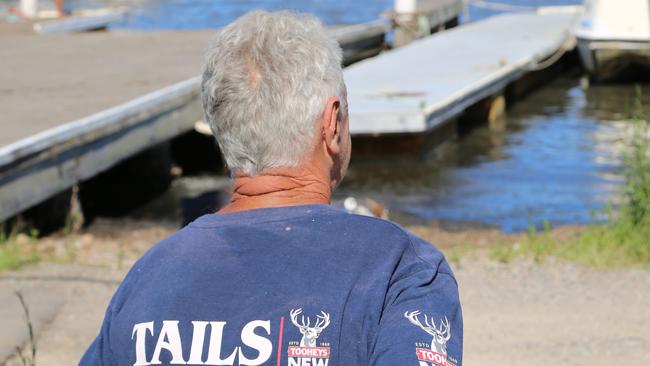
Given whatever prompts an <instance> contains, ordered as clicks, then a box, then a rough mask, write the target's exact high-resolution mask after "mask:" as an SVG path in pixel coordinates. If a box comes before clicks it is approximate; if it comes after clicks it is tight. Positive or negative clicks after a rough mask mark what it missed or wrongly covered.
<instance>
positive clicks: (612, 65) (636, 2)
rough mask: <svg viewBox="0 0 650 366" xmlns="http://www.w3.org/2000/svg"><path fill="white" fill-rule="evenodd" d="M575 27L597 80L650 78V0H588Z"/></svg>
mask: <svg viewBox="0 0 650 366" xmlns="http://www.w3.org/2000/svg"><path fill="white" fill-rule="evenodd" d="M584 9H585V10H584V13H583V15H582V18H581V19H580V22H579V24H578V25H577V29H576V31H575V35H576V40H577V43H578V53H579V55H580V59H581V61H582V64H583V65H584V67H585V69H586V70H587V72H588V73H589V75H590V77H591V78H592V79H593V80H596V81H615V80H631V81H640V80H648V79H650V0H625V1H621V0H586V1H585V7H584Z"/></svg>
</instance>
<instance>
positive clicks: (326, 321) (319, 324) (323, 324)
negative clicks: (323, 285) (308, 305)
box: [315, 311, 330, 331]
mask: <svg viewBox="0 0 650 366" xmlns="http://www.w3.org/2000/svg"><path fill="white" fill-rule="evenodd" d="M320 313H321V314H322V315H316V319H317V320H316V325H315V328H317V329H318V330H319V331H320V330H323V329H325V328H327V326H328V325H330V315H329V314H328V313H326V312H324V311H321V312H320Z"/></svg>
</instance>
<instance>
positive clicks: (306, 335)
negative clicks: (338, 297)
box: [291, 309, 330, 347]
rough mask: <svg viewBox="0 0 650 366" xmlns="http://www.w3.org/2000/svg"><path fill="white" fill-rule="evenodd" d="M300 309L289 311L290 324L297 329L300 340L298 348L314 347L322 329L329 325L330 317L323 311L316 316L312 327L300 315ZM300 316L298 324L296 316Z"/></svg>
mask: <svg viewBox="0 0 650 366" xmlns="http://www.w3.org/2000/svg"><path fill="white" fill-rule="evenodd" d="M301 313H302V309H293V310H291V322H292V323H293V325H295V326H296V327H298V329H299V330H300V334H302V339H301V340H300V347H316V339H318V337H319V336H320V333H321V332H322V331H323V329H325V328H327V326H328V325H330V315H329V314H328V313H326V312H324V311H321V312H320V315H317V316H316V324H315V325H314V326H313V327H312V326H311V320H310V319H309V317H307V318H305V316H304V315H300V314H301ZM299 315H300V323H298V316H299Z"/></svg>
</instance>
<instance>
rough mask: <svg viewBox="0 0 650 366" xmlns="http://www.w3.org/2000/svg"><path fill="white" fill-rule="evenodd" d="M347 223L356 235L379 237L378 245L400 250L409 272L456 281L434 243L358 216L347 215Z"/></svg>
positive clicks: (382, 220) (401, 259) (399, 227)
mask: <svg viewBox="0 0 650 366" xmlns="http://www.w3.org/2000/svg"><path fill="white" fill-rule="evenodd" d="M348 221H349V222H350V224H351V226H353V227H355V230H356V231H359V232H361V233H366V234H365V235H372V236H374V237H377V239H378V241H377V242H379V243H383V244H384V245H389V246H397V247H398V248H399V249H400V250H401V253H400V254H401V257H400V265H401V266H405V267H407V268H408V272H410V273H415V272H420V271H424V272H429V273H442V274H446V275H449V276H451V277H454V275H453V272H452V270H451V268H450V266H449V264H448V263H447V260H446V259H445V256H444V254H443V253H442V252H441V251H440V250H439V249H438V248H437V247H436V246H435V244H434V243H430V242H428V241H426V240H424V239H422V238H420V237H419V236H417V235H415V234H414V233H412V232H410V231H409V230H407V229H406V228H404V227H402V226H400V225H399V224H397V223H394V222H392V221H389V220H384V219H381V218H377V217H371V216H362V215H356V214H348ZM454 281H455V280H454Z"/></svg>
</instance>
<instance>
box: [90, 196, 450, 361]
mask: <svg viewBox="0 0 650 366" xmlns="http://www.w3.org/2000/svg"><path fill="white" fill-rule="evenodd" d="M462 345H463V321H462V315H461V308H460V303H459V298H458V286H457V283H456V280H455V278H454V275H453V273H452V271H451V269H450V267H449V265H448V264H447V262H446V260H445V258H444V257H443V255H442V254H441V253H440V252H439V251H438V250H437V249H435V248H434V247H433V246H432V245H431V244H429V243H427V242H425V241H423V240H422V239H419V238H417V237H416V236H414V235H413V234H411V233H409V232H408V231H406V230H404V229H402V228H400V227H399V226H397V225H395V224H393V223H391V222H389V221H385V220H381V219H377V218H372V217H365V216H359V215H353V214H349V213H347V212H345V211H343V210H340V209H337V208H334V207H331V206H327V205H307V206H293V207H281V208H264V209H257V210H250V211H241V212H235V213H230V214H213V215H206V216H203V217H201V218H199V219H197V220H196V221H194V222H193V223H191V224H190V225H188V226H187V227H185V228H184V229H182V230H180V231H179V232H177V233H176V234H174V235H172V236H171V237H169V238H167V239H165V240H163V241H162V242H160V243H159V244H157V245H156V246H155V247H153V248H152V249H151V250H150V251H149V252H148V253H147V254H145V255H144V256H143V257H142V258H141V259H140V260H139V261H138V262H137V263H136V264H135V265H134V266H133V268H132V269H131V270H130V272H129V273H128V275H127V276H126V278H125V279H124V281H123V282H122V284H121V286H120V287H119V289H118V290H117V292H116V293H115V295H114V296H113V299H112V300H111V302H110V304H109V306H108V310H107V311H106V317H105V319H104V323H103V325H102V328H101V331H100V333H99V336H98V337H97V338H96V339H95V341H94V342H93V344H92V345H91V346H90V348H89V349H88V351H87V352H86V354H85V355H84V357H83V359H82V360H81V363H80V364H81V365H93V366H96V365H123V366H127V365H128V366H131V365H134V366H140V365H158V364H163V365H274V366H280V365H282V366H298V365H299V366H339V365H341V366H353V365H375V366H403V365H414V366H431V365H439V366H446V365H449V366H453V365H461V362H462Z"/></svg>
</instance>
